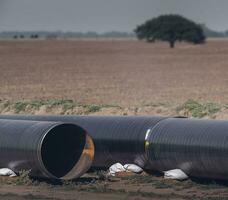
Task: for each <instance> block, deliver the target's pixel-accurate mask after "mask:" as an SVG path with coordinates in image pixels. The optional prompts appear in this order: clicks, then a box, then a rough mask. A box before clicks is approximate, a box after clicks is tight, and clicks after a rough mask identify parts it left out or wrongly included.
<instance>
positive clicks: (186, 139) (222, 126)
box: [146, 118, 228, 179]
mask: <svg viewBox="0 0 228 200" xmlns="http://www.w3.org/2000/svg"><path fill="white" fill-rule="evenodd" d="M146 143H147V145H146V152H147V156H148V159H149V161H150V166H151V168H153V169H155V170H159V171H165V170H170V169H181V170H182V171H184V172H185V173H186V174H188V175H190V176H194V177H206V178H216V179H228V121H222V120H199V119H175V118H169V119H165V120H163V121H161V122H159V123H158V124H157V125H156V126H155V127H154V128H153V130H152V131H151V133H150V134H149V135H148V138H147V142H146Z"/></svg>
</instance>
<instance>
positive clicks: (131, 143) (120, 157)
mask: <svg viewBox="0 0 228 200" xmlns="http://www.w3.org/2000/svg"><path fill="white" fill-rule="evenodd" d="M1 118H8V119H23V120H38V121H39V120H41V121H61V122H71V123H76V124H77V125H79V126H81V127H82V128H83V129H85V130H86V131H87V132H88V133H89V135H90V136H91V137H92V139H93V141H94V146H95V156H94V162H93V167H109V166H110V165H112V164H114V163H116V162H120V163H122V164H127V163H135V164H138V165H139V166H141V167H144V168H149V167H148V166H147V158H146V156H145V136H146V133H147V131H148V129H152V128H153V127H154V126H155V125H156V124H157V123H158V122H159V121H161V120H163V119H166V118H167V117H140V116H134V117H130V116H47V115H44V116H38V115H8V116H6V115H5V116H4V115H2V116H0V119H1Z"/></svg>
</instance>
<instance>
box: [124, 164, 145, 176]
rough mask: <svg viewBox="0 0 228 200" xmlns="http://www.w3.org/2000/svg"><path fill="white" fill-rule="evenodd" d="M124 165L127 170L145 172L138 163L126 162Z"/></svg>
mask: <svg viewBox="0 0 228 200" xmlns="http://www.w3.org/2000/svg"><path fill="white" fill-rule="evenodd" d="M123 167H124V169H125V170H126V171H129V172H134V173H137V174H139V173H141V172H143V169H142V168H141V167H139V166H138V165H135V164H126V165H124V166H123Z"/></svg>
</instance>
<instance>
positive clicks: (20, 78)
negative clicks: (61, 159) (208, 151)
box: [0, 40, 228, 200]
mask: <svg viewBox="0 0 228 200" xmlns="http://www.w3.org/2000/svg"><path fill="white" fill-rule="evenodd" d="M0 71H1V78H0V113H32V114H46V113H49V114H96V115H104V114H107V115H110V114H112V115H155V114H156V115H157V114H159V115H185V116H194V117H205V118H219V119H228V40H209V41H208V42H207V43H206V44H205V45H200V46H194V45H189V44H185V43H181V44H177V46H176V48H175V49H170V48H169V46H168V44H166V43H155V44H146V43H143V42H137V41H134V40H131V41H130V40H129V41H111V40H102V41H96V40H91V41H79V40H78V41H67V40H62V41H58V40H56V41H55V40H52V41H51V40H50V41H48V40H47V41H45V40H40V41H0ZM189 99H192V100H189ZM0 184H1V187H0V199H7V200H8V199H18V200H22V199H94V200H96V199H135V200H138V199H205V200H206V199H208V200H209V199H210V200H212V199H228V192H227V185H228V183H227V182H219V181H211V180H210V181H209V180H188V181H184V182H177V181H170V180H164V179H163V177H158V176H157V175H152V176H151V175H150V176H149V175H146V174H144V175H143V176H130V177H121V178H111V179H107V178H105V177H104V172H97V173H96V172H93V173H88V174H86V175H85V176H84V177H82V178H80V179H79V180H76V181H75V182H63V183H54V182H51V183H50V182H48V183H47V182H45V181H37V180H33V181H32V180H30V179H29V178H28V177H18V178H2V177H0Z"/></svg>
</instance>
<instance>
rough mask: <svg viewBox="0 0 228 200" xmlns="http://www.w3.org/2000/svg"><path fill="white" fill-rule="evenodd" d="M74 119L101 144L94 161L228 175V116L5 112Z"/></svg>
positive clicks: (210, 175) (220, 176)
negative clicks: (188, 116)
mask: <svg viewBox="0 0 228 200" xmlns="http://www.w3.org/2000/svg"><path fill="white" fill-rule="evenodd" d="M0 118H8V119H27V120H41V121H46V120H47V121H48V120H49V121H62V122H71V123H72V122H73V123H76V124H78V125H79V126H81V127H83V128H84V129H85V130H87V131H88V132H89V133H90V134H91V137H92V139H93V140H94V144H95V161H94V163H93V166H100V167H104V166H105V167H107V166H109V165H110V164H113V163H114V162H122V163H123V164H124V163H135V164H138V165H139V166H141V167H143V168H144V169H150V170H158V171H165V170H171V169H177V168H178V169H181V170H183V171H184V172H185V173H186V174H188V175H189V176H194V177H206V178H215V179H228V178H227V177H228V121H222V120H200V119H186V118H165V117H128V116H126V117H125V116H122V117H98V116H93V117H92V116H29V115H28V116H15V115H13V116H0Z"/></svg>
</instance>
